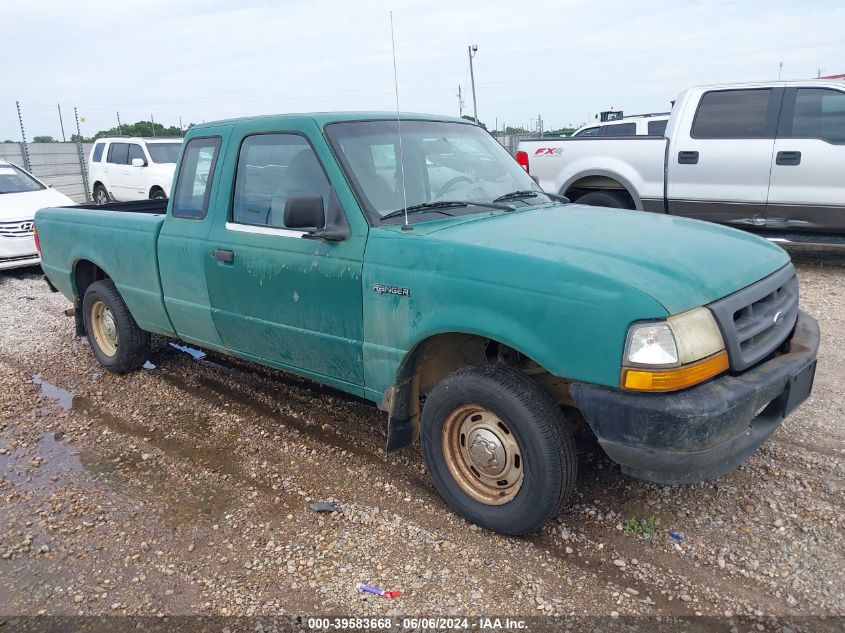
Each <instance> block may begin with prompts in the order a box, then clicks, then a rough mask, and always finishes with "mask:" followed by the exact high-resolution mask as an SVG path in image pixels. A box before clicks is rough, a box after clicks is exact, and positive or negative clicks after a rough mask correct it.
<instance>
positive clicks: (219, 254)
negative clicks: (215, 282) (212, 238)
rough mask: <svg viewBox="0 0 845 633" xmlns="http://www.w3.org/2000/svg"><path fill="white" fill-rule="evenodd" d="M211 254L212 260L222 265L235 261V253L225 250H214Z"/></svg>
mask: <svg viewBox="0 0 845 633" xmlns="http://www.w3.org/2000/svg"><path fill="white" fill-rule="evenodd" d="M211 254H212V255H213V256H214V259H216V260H217V261H218V262H223V263H224V264H231V263H232V262H233V261H235V251H229V250H226V249H225V248H215V249H214V250H213V251H211Z"/></svg>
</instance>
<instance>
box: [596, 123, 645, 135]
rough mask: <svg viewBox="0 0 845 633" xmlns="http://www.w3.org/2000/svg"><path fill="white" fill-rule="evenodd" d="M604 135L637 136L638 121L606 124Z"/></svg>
mask: <svg viewBox="0 0 845 633" xmlns="http://www.w3.org/2000/svg"><path fill="white" fill-rule="evenodd" d="M602 131H603V134H602V136H636V135H637V124H636V123H616V124H615V125H605V126H604V129H603V130H602Z"/></svg>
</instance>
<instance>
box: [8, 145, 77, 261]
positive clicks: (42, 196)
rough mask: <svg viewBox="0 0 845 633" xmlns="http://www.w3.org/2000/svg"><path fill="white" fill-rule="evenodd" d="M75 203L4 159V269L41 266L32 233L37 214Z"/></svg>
mask: <svg viewBox="0 0 845 633" xmlns="http://www.w3.org/2000/svg"><path fill="white" fill-rule="evenodd" d="M73 204H74V202H73V200H71V199H70V198H68V197H67V196H66V195H65V194H63V193H59V192H58V191H56V190H55V189H53V188H52V187H48V186H47V185H45V184H44V183H43V182H41V181H40V180H38V179H37V178H36V177H34V176H33V175H32V174H30V173H28V172H26V171H24V170H23V169H21V168H20V167H18V166H16V165H13V164H12V163H8V162H6V161H5V160H0V270H5V269H7V268H17V267H19V266H32V265H34V264H37V263H39V262H40V261H41V257H39V255H38V250H37V249H36V248H35V239H34V236H33V232H32V227H33V218H34V217H35V212H36V211H38V209H43V208H44V207H65V206H69V205H73Z"/></svg>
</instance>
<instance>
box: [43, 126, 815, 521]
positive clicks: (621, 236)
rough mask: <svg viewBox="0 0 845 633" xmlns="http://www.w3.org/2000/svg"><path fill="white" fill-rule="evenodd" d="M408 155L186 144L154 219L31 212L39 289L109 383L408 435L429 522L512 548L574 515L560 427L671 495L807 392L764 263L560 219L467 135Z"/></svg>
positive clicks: (787, 273) (512, 169)
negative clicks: (337, 404)
mask: <svg viewBox="0 0 845 633" xmlns="http://www.w3.org/2000/svg"><path fill="white" fill-rule="evenodd" d="M399 134H400V127H399V125H397V120H396V115H395V114H389V113H388V114H380V113H344V114H314V115H290V116H267V117H257V118H245V119H236V120H231V121H221V122H217V123H207V124H203V125H198V126H195V127H193V128H191V130H190V132H189V133H188V134H187V136H186V138H185V143H184V145H183V148H182V151H181V154H180V157H179V161H178V164H177V171H176V179H175V182H174V189H173V195H172V196H171V197H170V198H169V199H168V200H149V201H140V202H131V203H125V204H106V205H101V206H96V205H90V206H85V207H73V208H47V209H41V210H40V211H38V213H37V215H36V218H35V224H36V229H37V235H38V237H39V240H40V246H41V255H42V258H43V262H42V265H43V268H44V271H45V272H46V275H47V277H48V279H49V281H50V282H51V283H52V285H53V286H54V287H55V288H56V289H58V290H59V291H60V292H61V293H63V294H64V295H65V296H66V297H67V298H68V299H70V300H71V301H72V302H73V304H74V306H75V307H76V310H75V314H76V333H77V334H78V335H80V336H82V335H85V336H87V337H88V341H89V342H90V346H91V351H92V352H93V354H94V356H95V358H96V359H97V361H98V362H99V363H100V364H101V365H103V367H105V368H106V369H109V370H111V371H113V372H116V373H119V374H120V373H124V372H130V371H134V370H137V369H139V368H140V367H141V366H142V365H143V364H144V362H145V361H146V360H147V358H148V356H149V354H150V335H151V334H156V335H161V336H165V337H171V338H174V339H181V340H182V341H186V342H188V343H190V344H192V345H197V346H201V347H203V348H206V349H209V350H214V351H216V352H219V353H221V354H229V355H232V356H236V357H238V358H242V359H246V360H250V361H255V362H256V363H261V364H264V365H268V366H271V367H276V368H279V369H282V370H285V371H289V372H293V373H295V374H298V375H300V376H305V377H308V378H310V379H312V380H315V381H318V382H320V383H323V384H326V385H330V386H332V387H335V388H337V389H340V390H343V391H345V392H347V393H350V394H354V395H356V396H360V397H363V398H367V399H369V400H371V401H373V402H374V403H376V404H377V405H378V406H379V407H380V408H381V409H383V410H384V411H386V412H387V414H388V416H389V424H388V439H387V448H388V450H395V449H399V448H401V447H403V446H406V445H409V444H411V443H413V442H414V441H415V440H416V439H417V438H418V437H419V439H420V440H421V446H422V451H423V453H424V455H425V460H426V464H427V467H428V471H429V473H430V475H431V478H432V480H433V482H434V484H435V486H436V487H437V490H438V491H439V492H440V494H441V495H442V496H443V498H444V499H445V500H446V502H447V503H448V504H449V505H450V506H451V507H452V508H454V509H455V510H456V511H457V512H458V513H459V514H461V515H462V516H464V517H465V518H466V519H468V520H469V521H472V522H473V523H476V524H477V525H479V526H482V527H484V528H487V529H490V530H494V531H497V532H503V533H507V534H524V533H528V532H531V531H534V530H537V529H538V528H540V527H541V526H542V525H543V524H544V523H545V522H547V521H549V520H550V519H551V518H553V517H554V516H555V515H556V514H558V513H559V511H560V510H561V508H562V507H563V506H564V504H566V501H567V499H568V498H569V496H570V494H571V492H572V490H573V486H574V485H575V482H576V468H577V464H578V459H579V455H578V453H577V451H576V449H575V444H574V443H573V439H572V430H571V428H570V425H569V424H568V422H567V420H568V418H569V419H571V418H573V417H574V413H573V409H577V410H579V411H580V412H581V414H582V415H583V417H584V418H585V419H586V421H587V423H588V425H589V427H590V429H592V432H593V433H595V435H596V437H597V438H598V442H599V444H600V445H601V446H602V447H603V448H604V450H605V451H606V452H607V454H608V455H609V456H610V458H611V459H613V460H614V461H616V462H617V463H619V464H620V465H621V467H622V470H623V472H625V473H628V474H629V475H632V476H634V477H639V478H642V479H646V480H649V481H654V482H660V483H665V484H683V483H687V482H694V481H699V480H702V479H707V478H711V477H717V476H719V475H722V474H723V473H726V472H728V471H730V470H731V469H733V468H735V467H736V466H737V465H739V464H741V463H742V462H743V461H744V460H745V459H747V458H748V456H749V455H751V454H752V453H753V452H754V451H755V450H756V449H757V448H758V447H759V446H760V445H761V444H762V443H763V442H764V441H765V440H766V438H768V437H769V436H770V435H771V434H772V432H774V431H775V429H777V427H778V426H779V425H780V424H781V422H782V421H783V420H784V418H785V417H786V416H787V415H789V414H790V413H791V412H792V411H793V410H794V409H795V408H796V407H797V406H799V405H800V404H801V403H802V402H803V401H804V400H805V399H806V398H807V397H808V396H809V394H810V390H811V387H812V383H813V375H814V370H815V366H816V350H817V348H818V343H819V329H818V326H817V324H816V321H815V320H814V319H813V318H812V317H810V316H809V315H807V314H805V313H804V312H802V311H801V310H800V309H799V303H798V281H797V279H796V276H795V270H794V268H793V267H792V264H791V263H790V261H789V257H788V256H787V254H786V253H785V252H784V251H783V250H782V249H781V248H780V247H778V246H776V245H773V244H771V243H769V242H767V241H765V240H762V239H760V238H758V237H755V236H753V235H749V234H748V233H744V232H741V231H736V230H734V229H730V228H725V227H721V226H717V225H714V224H709V223H705V222H698V221H695V220H688V219H682V218H674V217H667V216H663V215H656V214H638V213H630V212H627V211H620V210H614V209H597V208H595V207H585V206H582V205H578V204H567V203H566V201H565V200H560V199H559V198H557V197H556V196H553V195H548V194H545V193H543V191H542V190H540V188H539V187H537V186H536V185H535V183H534V182H533V181H532V180H531V178H530V177H529V176H528V175H527V174H526V173H525V172H524V171H523V170H522V169H521V168H520V167H519V165H518V164H517V163H516V162H515V161H514V160H513V158H511V156H510V155H508V153H507V152H506V151H505V150H504V149H503V148H502V147H501V146H500V145H499V144H498V143H497V142H496V141H495V140H494V139H493V137H492V136H490V135H489V134H488V133H487V132H486V131H485V130H483V129H481V128H480V127H478V126H476V125H474V124H472V123H469V122H467V121H463V120H457V119H452V118H445V117H438V116H426V115H410V114H406V115H402V117H401V143H400V136H399ZM421 403H424V404H421ZM361 432H366V431H365V430H364V429H362V430H361Z"/></svg>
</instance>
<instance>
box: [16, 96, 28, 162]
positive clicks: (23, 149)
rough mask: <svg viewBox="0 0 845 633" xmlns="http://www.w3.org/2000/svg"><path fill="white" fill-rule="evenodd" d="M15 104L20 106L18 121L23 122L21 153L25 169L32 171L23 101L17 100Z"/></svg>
mask: <svg viewBox="0 0 845 633" xmlns="http://www.w3.org/2000/svg"><path fill="white" fill-rule="evenodd" d="M15 105H16V106H17V108H18V123H20V124H21V141H22V142H21V153H22V154H23V166H24V169H26V170H27V171H29V172H31V171H32V164H31V163H30V162H29V147H27V144H26V132H25V131H24V129H23V117H22V116H21V102H20V101H15Z"/></svg>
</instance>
